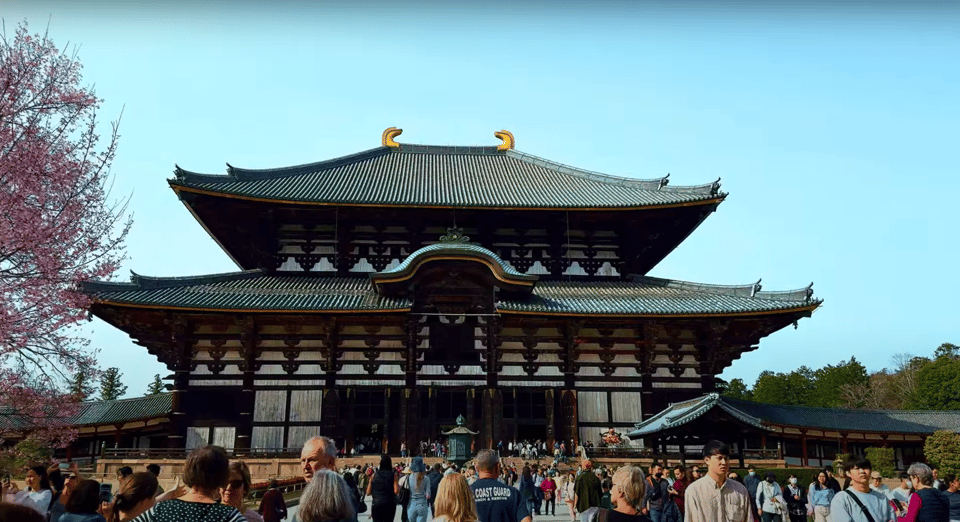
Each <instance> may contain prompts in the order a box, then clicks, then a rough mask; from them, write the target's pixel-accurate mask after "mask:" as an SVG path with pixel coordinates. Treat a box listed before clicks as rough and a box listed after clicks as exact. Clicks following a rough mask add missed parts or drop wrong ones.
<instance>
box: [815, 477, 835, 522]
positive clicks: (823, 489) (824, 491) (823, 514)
mask: <svg viewBox="0 0 960 522" xmlns="http://www.w3.org/2000/svg"><path fill="white" fill-rule="evenodd" d="M829 481H830V476H829V475H827V470H825V469H824V470H820V473H817V480H816V482H813V483H812V484H810V505H811V506H813V519H814V522H827V520H828V519H829V517H830V503H831V502H833V497H834V495H836V492H834V491H833V489H831V488H830V486H829ZM808 514H810V513H809V512H808Z"/></svg>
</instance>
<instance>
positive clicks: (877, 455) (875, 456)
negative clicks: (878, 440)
mask: <svg viewBox="0 0 960 522" xmlns="http://www.w3.org/2000/svg"><path fill="white" fill-rule="evenodd" d="M865 453H866V457H867V458H868V459H870V463H871V464H873V471H876V472H877V473H880V475H882V476H883V477H884V478H893V474H894V471H895V470H894V467H893V465H894V453H893V448H867V449H866V452H865Z"/></svg>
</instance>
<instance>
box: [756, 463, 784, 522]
mask: <svg viewBox="0 0 960 522" xmlns="http://www.w3.org/2000/svg"><path fill="white" fill-rule="evenodd" d="M756 499H757V509H758V510H759V511H760V518H761V520H763V522H785V521H784V520H783V516H782V513H783V512H784V511H786V509H785V508H786V505H787V502H786V501H785V500H784V499H783V488H781V487H780V484H778V483H777V475H776V474H775V473H774V472H772V471H768V472H767V475H766V476H765V477H764V480H763V482H761V483H760V485H759V486H758V487H757V496H756Z"/></svg>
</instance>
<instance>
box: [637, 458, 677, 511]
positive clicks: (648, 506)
mask: <svg viewBox="0 0 960 522" xmlns="http://www.w3.org/2000/svg"><path fill="white" fill-rule="evenodd" d="M650 474H651V476H650V477H647V479H648V481H647V484H648V485H649V487H647V488H646V493H645V498H644V508H645V511H644V514H647V515H649V516H650V520H652V521H653V522H661V521H662V522H675V521H676V520H679V518H680V511H679V510H678V509H677V505H676V504H674V502H673V500H671V498H670V483H669V482H667V480H666V479H665V478H664V477H663V466H661V465H660V464H657V463H654V464H653V465H652V466H650Z"/></svg>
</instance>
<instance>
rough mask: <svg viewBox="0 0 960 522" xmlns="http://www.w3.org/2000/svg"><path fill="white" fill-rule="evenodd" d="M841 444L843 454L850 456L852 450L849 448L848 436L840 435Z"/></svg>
mask: <svg viewBox="0 0 960 522" xmlns="http://www.w3.org/2000/svg"><path fill="white" fill-rule="evenodd" d="M840 443H841V447H842V448H843V452H844V453H846V454H848V455H849V454H850V450H849V449H848V447H847V436H846V435H840Z"/></svg>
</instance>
